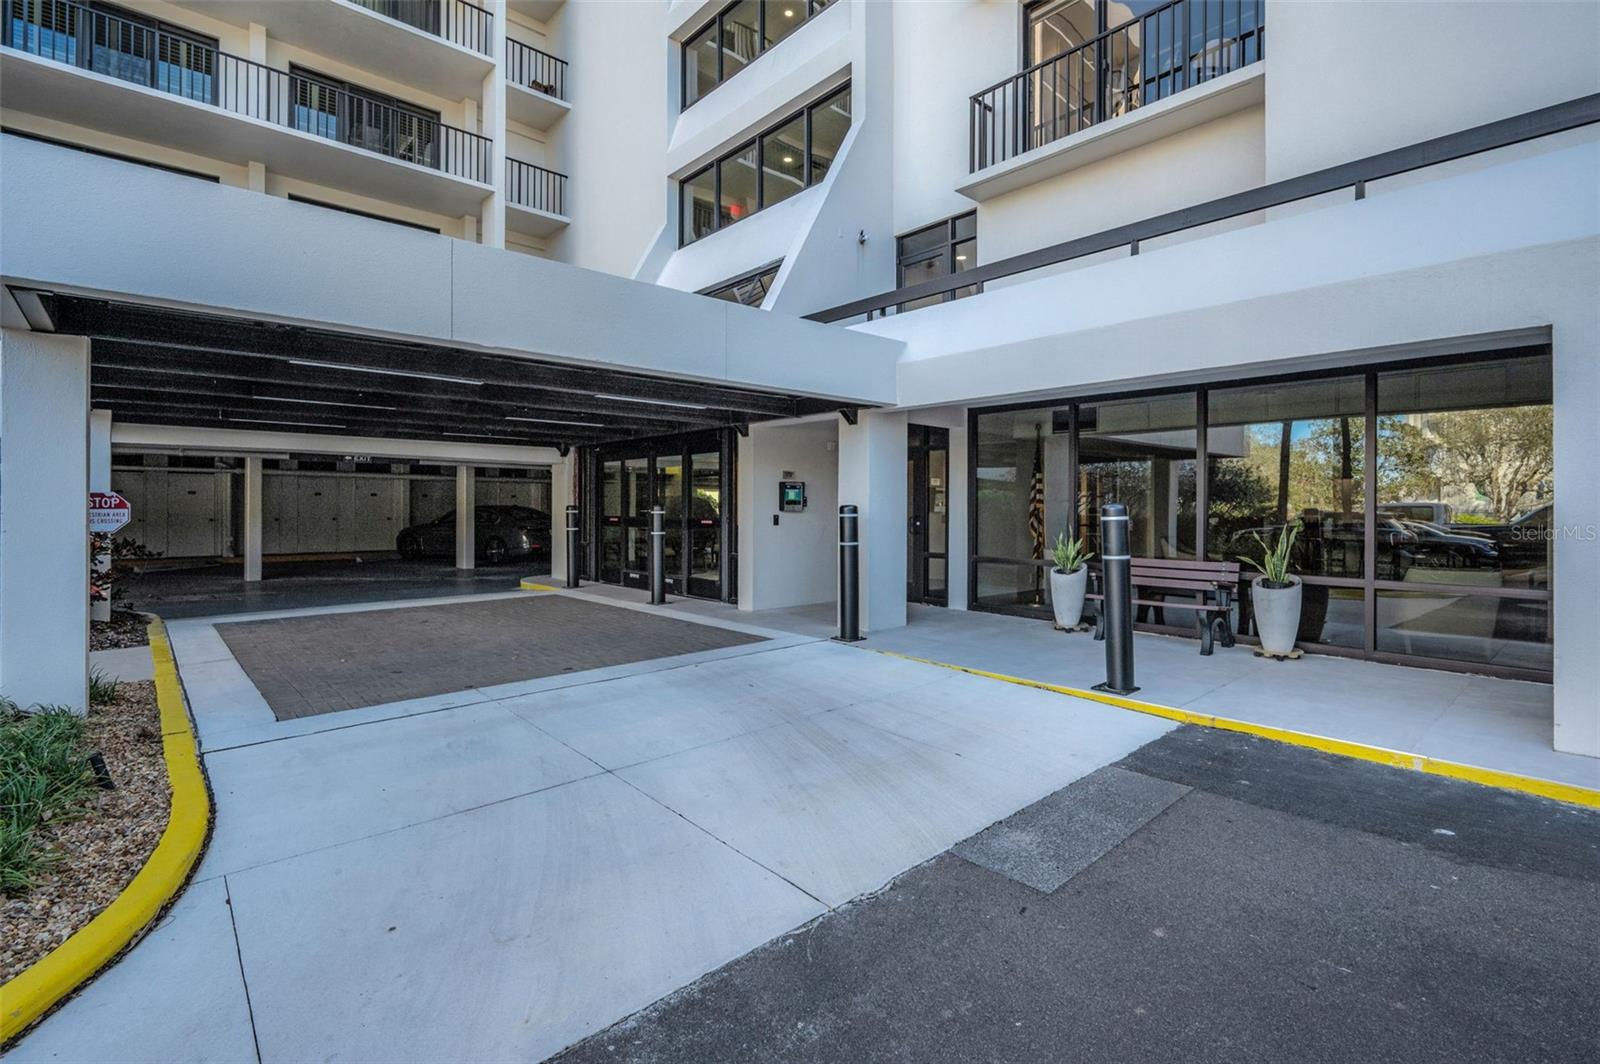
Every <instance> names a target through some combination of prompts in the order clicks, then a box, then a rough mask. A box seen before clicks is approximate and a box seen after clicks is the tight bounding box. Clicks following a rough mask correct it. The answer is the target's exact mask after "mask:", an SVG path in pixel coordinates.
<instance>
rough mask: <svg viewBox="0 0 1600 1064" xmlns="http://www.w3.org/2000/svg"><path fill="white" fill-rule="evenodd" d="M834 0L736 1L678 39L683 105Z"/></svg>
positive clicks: (746, 64)
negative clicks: (682, 41)
mask: <svg viewBox="0 0 1600 1064" xmlns="http://www.w3.org/2000/svg"><path fill="white" fill-rule="evenodd" d="M832 2H833V0H735V2H734V3H732V4H729V5H728V6H727V7H725V8H723V9H722V11H721V12H719V13H718V15H717V17H716V18H714V19H712V20H711V21H710V22H708V23H706V24H705V25H704V26H703V27H701V28H700V29H699V30H696V31H695V32H694V33H692V34H690V35H689V37H688V39H687V40H685V41H684V43H683V106H684V107H686V108H687V107H688V106H689V105H690V104H693V103H695V102H696V101H698V100H699V99H700V98H701V97H703V96H705V94H706V93H708V92H710V91H711V90H712V89H714V88H716V87H717V86H718V85H720V84H722V83H723V82H724V81H727V80H728V79H729V78H731V77H733V76H734V75H735V74H737V73H738V72H739V71H741V70H743V69H744V68H745V67H747V66H749V65H750V64H751V63H753V62H755V61H756V59H757V58H759V57H760V56H761V55H762V53H764V52H765V51H766V50H767V49H768V48H771V47H772V46H773V45H775V44H777V43H778V42H780V41H782V40H784V39H785V38H787V37H788V36H789V35H790V34H792V33H793V32H794V31H795V30H797V29H799V28H800V27H801V25H803V24H804V23H805V21H806V20H807V19H809V18H811V17H812V16H813V15H815V14H817V13H818V12H819V11H821V10H822V9H823V8H825V7H828V6H829V5H830V4H831V3H832Z"/></svg>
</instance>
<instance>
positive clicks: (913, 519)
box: [906, 425, 950, 606]
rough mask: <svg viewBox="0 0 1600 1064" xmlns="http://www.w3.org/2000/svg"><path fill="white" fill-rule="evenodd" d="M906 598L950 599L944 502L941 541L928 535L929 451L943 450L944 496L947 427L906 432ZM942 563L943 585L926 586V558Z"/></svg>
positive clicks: (925, 600) (946, 486)
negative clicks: (942, 540) (943, 566)
mask: <svg viewBox="0 0 1600 1064" xmlns="http://www.w3.org/2000/svg"><path fill="white" fill-rule="evenodd" d="M906 440H907V443H906V462H907V474H906V601H907V602H920V603H924V604H926V605H930V606H944V605H947V604H948V603H949V601H950V510H949V504H948V501H947V502H946V506H945V515H944V516H945V521H944V543H943V544H940V545H937V546H938V549H934V547H935V546H936V545H935V544H933V543H930V542H929V538H928V514H929V513H930V512H931V510H932V504H933V499H932V496H933V490H932V488H933V485H932V482H931V481H930V479H929V477H930V473H929V461H928V459H929V455H930V454H931V453H933V452H935V451H943V452H944V454H945V460H944V469H945V473H944V480H945V483H944V485H943V487H944V490H945V498H946V500H948V499H949V497H950V496H949V491H950V430H949V429H947V428H939V427H938V426H934V425H910V426H907V434H906ZM935 559H939V560H942V561H943V562H944V563H945V578H944V587H943V588H941V589H938V590H929V587H928V569H929V562H931V561H933V560H935Z"/></svg>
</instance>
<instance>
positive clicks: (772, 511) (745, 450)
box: [738, 417, 839, 610]
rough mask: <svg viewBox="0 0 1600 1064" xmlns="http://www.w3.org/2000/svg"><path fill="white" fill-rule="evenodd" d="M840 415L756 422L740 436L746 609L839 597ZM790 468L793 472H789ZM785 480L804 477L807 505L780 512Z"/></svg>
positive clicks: (742, 599) (741, 586)
mask: <svg viewBox="0 0 1600 1064" xmlns="http://www.w3.org/2000/svg"><path fill="white" fill-rule="evenodd" d="M838 420H839V419H838V418H837V417H832V418H828V419H825V420H820V421H807V422H800V423H791V424H785V425H752V426H750V435H749V436H748V437H745V438H743V439H741V440H740V441H739V466H738V477H739V515H738V516H739V540H740V542H739V608H740V609H741V610H770V609H780V608H783V607H786V606H804V605H809V604H811V603H816V602H832V601H833V598H834V594H835V589H836V587H837V572H838V556H837V555H838V538H839V537H838V534H837V533H838V529H839V522H838V513H839V463H838V445H839V429H838V424H837V422H838ZM790 473H792V474H793V476H792V477H791V476H787V475H786V474H790ZM781 480H803V481H805V485H806V509H805V511H804V512H802V513H780V512H779V510H778V482H779V481H781ZM775 515H776V516H777V518H778V521H777V523H776V524H774V523H773V517H774V516H775Z"/></svg>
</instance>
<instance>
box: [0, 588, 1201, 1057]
mask: <svg viewBox="0 0 1600 1064" xmlns="http://www.w3.org/2000/svg"><path fill="white" fill-rule="evenodd" d="M417 608H418V609H426V608H428V607H426V606H419V607H417ZM615 608H619V609H621V608H628V607H621V606H619V607H615ZM341 609H343V610H346V611H352V612H353V611H355V610H356V609H358V608H354V607H343V608H341ZM325 612H327V613H330V614H333V613H337V612H340V611H339V610H330V611H325ZM709 623H712V624H715V625H718V626H730V625H732V624H733V623H734V622H730V621H727V620H724V619H720V618H719V619H715V620H711V621H710V622H709ZM169 631H170V634H171V637H172V641H173V644H174V648H175V652H176V654H177V657H178V662H179V667H180V673H181V675H182V678H183V681H184V684H185V688H186V690H187V693H188V697H189V698H190V701H191V704H192V706H193V710H194V714H195V717H196V721H197V723H198V726H199V732H200V737H201V741H202V743H203V745H204V749H205V751H206V753H205V755H204V756H205V761H206V766H207V768H208V770H209V772H210V775H211V782H212V786H213V789H214V792H215V798H216V806H217V813H216V826H215V833H214V837H213V839H212V843H211V847H210V850H209V851H208V853H207V855H206V857H205V859H204V860H203V862H202V864H201V867H200V869H199V871H198V872H197V876H196V880H195V882H194V883H193V884H192V885H191V886H190V888H189V889H188V891H187V892H186V893H185V894H184V895H183V896H182V897H181V898H180V900H179V901H178V903H177V904H176V905H175V906H174V908H173V910H172V911H171V912H170V913H169V914H168V916H167V917H166V919H165V920H164V921H163V923H162V925H161V926H160V927H159V928H158V929H157V930H156V931H154V932H153V933H152V934H151V935H150V936H149V937H148V938H147V939H146V940H145V941H144V942H142V943H141V944H140V945H139V946H138V947H136V948H135V949H134V950H133V951H132V953H131V954H130V955H129V956H128V957H126V958H125V959H124V960H123V961H122V962H121V963H119V964H118V965H117V966H116V967H114V968H113V969H111V970H110V971H109V972H107V973H106V974H104V975H103V976H102V977H101V978H100V979H99V980H97V981H96V982H95V983H93V984H91V985H90V986H89V987H88V989H87V990H86V991H85V992H83V993H82V994H80V995H79V997H78V998H76V999H75V1000H73V1001H72V1002H70V1003H69V1004H68V1005H67V1006H66V1007H64V1008H63V1009H62V1010H61V1011H60V1012H58V1013H57V1014H56V1015H54V1016H53V1017H51V1018H50V1019H49V1020H47V1021H46V1022H45V1023H44V1024H43V1025H42V1026H41V1027H40V1028H39V1029H38V1030H37V1031H35V1032H34V1033H33V1034H31V1035H30V1036H29V1037H28V1038H27V1039H25V1040H24V1041H23V1042H22V1043H21V1044H20V1045H19V1046H18V1047H17V1048H16V1049H15V1050H13V1052H12V1053H11V1054H10V1056H9V1057H8V1059H9V1060H15V1061H34V1060H51V1059H54V1060H68V1059H70V1060H75V1061H92V1060H118V1061H130V1060H162V1061H174V1060H242V1059H256V1058H257V1057H259V1059H262V1060H269V1061H299V1060H305V1059H312V1058H316V1059H323V1058H337V1059H361V1060H374V1059H384V1060H440V1059H537V1058H541V1057H543V1056H546V1055H548V1054H550V1053H553V1052H555V1051H557V1050H559V1049H561V1048H562V1047H564V1046H566V1045H569V1044H571V1043H572V1042H574V1041H576V1040H578V1039H580V1038H582V1037H583V1036H585V1035H587V1034H590V1033H592V1032H594V1031H597V1030H600V1029H602V1028H604V1027H605V1026H607V1025H608V1024H610V1023H612V1022H615V1021H616V1020H618V1019H620V1018H621V1017H623V1016H625V1015H627V1014H629V1013H631V1012H633V1011H635V1010H637V1009H639V1008H642V1007H644V1006H646V1005H648V1004H649V1003H650V1002H652V1001H655V1000H657V999H658V998H660V997H662V996H663V995H665V994H667V993H670V992H671V991H672V990H674V989H676V988H677V987H679V986H682V985H684V984H686V983H688V982H690V981H692V980H694V979H695V978H697V977H699V976H700V975H702V974H704V973H705V972H708V971H710V970H712V969H715V968H716V967H718V966H719V965H722V964H725V963H727V962H728V961H731V960H733V959H734V958H736V957H738V956H740V955H742V954H744V953H745V952H747V951H749V950H750V949H753V948H755V947H756V946H758V945H760V944H761V943H763V942H766V941H769V940H770V939H772V938H773V937H775V936H777V935H780V934H782V933H784V932H786V931H788V930H791V929H793V928H795V927H797V926H799V925H801V924H803V923H805V922H807V921H809V920H811V919H813V918H814V917H816V916H818V915H820V914H822V913H825V912H827V911H829V909H830V908H831V907H835V906H838V905H840V904H843V903H845V902H848V901H849V900H850V899H852V898H855V897H858V896H860V895H862V894H864V893H867V892H870V891H873V890H876V889H877V888H879V887H881V886H882V885H883V884H884V883H886V882H888V881H889V880H890V879H892V878H893V877H894V876H896V875H898V874H900V873H901V872H903V871H905V870H906V869H908V868H910V867H912V866H914V865H916V864H918V863H920V862H922V861H924V860H926V859H928V858H929V857H932V856H933V855H935V854H937V853H939V852H941V851H943V850H944V849H946V848H948V847H949V846H951V845H952V844H954V843H955V842H956V841H958V840H959V839H962V838H964V837H966V836H969V835H971V834H973V833H974V832H976V831H979V830H981V829H982V828H983V827H984V826H986V825H988V824H990V823H992V822H994V821H996V820H998V819H1001V818H1003V817H1005V816H1007V815H1009V814H1011V813H1012V812H1014V811H1015V810H1017V809H1019V808H1022V807H1023V806H1026V805H1028V804H1030V803H1031V802H1033V801H1035V800H1037V799H1038V798H1040V797H1041V796H1043V795H1045V794H1048V793H1050V792H1051V791H1054V790H1056V789H1058V788H1060V787H1062V786H1064V785H1065V784H1067V783H1070V782H1071V781H1073V780H1075V779H1078V778H1080V777H1081V776H1083V775H1085V774H1086V773H1089V772H1092V771H1094V770H1095V769H1097V768H1100V767H1101V766H1104V765H1106V764H1108V763H1110V762H1113V761H1115V760H1117V759H1118V758H1121V757H1123V756H1124V755H1126V754H1127V753H1129V752H1130V751H1132V750H1134V749H1136V748H1138V747H1139V746H1141V745H1143V744H1144V743H1146V742H1148V741H1149V740H1151V739H1153V738H1155V737H1157V736H1159V735H1162V734H1164V733H1165V732H1167V731H1168V730H1169V729H1170V728H1171V725H1170V724H1169V723H1167V722H1164V721H1160V720H1155V719H1152V718H1148V717H1141V716H1139V715H1136V714H1130V713H1126V712H1123V711H1121V710H1117V709H1113V708H1110V707H1106V706H1102V705H1098V704H1094V703H1089V702H1081V701H1076V700H1069V699H1063V698H1061V697H1059V696H1056V695H1052V694H1048V693H1044V692H1039V691H1032V690H1027V689H1024V688H1018V687H1011V686H1007V685H1002V684H996V683H993V682H991V681H987V680H983V679H978V678H975V677H970V676H965V675H962V674H959V673H955V672H951V671H949V670H945V669H939V668H936V667H932V666H927V665H921V664H916V663H913V662H907V661H901V660H897V659H894V658H890V657H885V656H882V655H876V654H863V653H861V652H859V651H856V650H853V649H850V648H847V647H842V646H839V645H837V644H832V643H828V642H822V641H816V640H814V639H809V638H807V637H804V636H798V635H794V634H790V633H784V632H779V631H775V630H772V629H751V631H752V632H754V634H760V635H763V636H765V637H767V638H766V640H765V641H764V642H760V643H751V644H747V645H743V646H734V647H725V648H722V649H718V650H713V651H706V652H701V653H696V654H689V655H683V656H680V657H673V658H663V659H657V660H654V661H648V662H638V663H633V664H629V665H623V666H615V667H611V668H606V669H599V670H594V671H593V672H591V673H577V674H565V675H558V676H549V677H545V678H543V679H539V680H529V681H525V682H522V683H513V684H506V685H502V686H500V687H497V688H487V689H473V690H469V691H463V692H458V693H456V694H455V695H453V696H448V697H447V696H440V697H437V698H434V699H431V700H430V699H417V700H413V701H411V702H409V703H405V704H399V705H388V706H377V707H369V708H366V709H355V710H350V711H346V712H339V713H328V714H323V715H320V716H316V717H312V718H304V719H298V720H288V721H282V722H279V721H276V720H275V719H273V717H272V714H271V711H270V709H268V708H267V707H266V705H265V703H264V702H263V701H262V699H261V696H260V695H259V693H256V692H254V691H253V689H251V687H250V684H249V681H248V678H247V677H246V676H245V675H244V673H243V670H241V669H240V668H239V666H238V663H237V662H234V661H233V660H232V658H231V655H229V654H228V652H227V647H226V644H224V643H223V641H222V640H221V639H220V638H219V637H218V636H217V634H216V632H215V630H214V628H213V626H212V625H211V624H210V623H208V622H203V621H185V622H176V623H174V624H172V625H169Z"/></svg>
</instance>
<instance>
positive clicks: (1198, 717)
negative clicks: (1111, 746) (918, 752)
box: [862, 647, 1600, 809]
mask: <svg viewBox="0 0 1600 1064" xmlns="http://www.w3.org/2000/svg"><path fill="white" fill-rule="evenodd" d="M862 649H864V650H873V648H871V647H863V648H862ZM874 653H877V654H884V655H887V656H889V657H892V658H903V659H904V660H906V661H916V662H921V663H922V664H924V665H937V666H939V667H940V668H941V669H952V670H954V671H956V672H964V673H967V674H968V675H971V676H982V677H984V678H985V679H989V680H1000V681H1002V682H1003V683H1011V684H1017V685H1018V686H1021V687H1032V688H1035V689H1037V690H1040V691H1051V692H1054V693H1055V694H1058V695H1071V696H1072V697H1073V698H1085V699H1088V700H1089V701H1091V702H1103V703H1105V704H1106V705H1108V706H1116V707H1118V708H1119V709H1129V710H1133V711H1134V712H1135V713H1147V714H1149V715H1151V716H1153V717H1164V718H1166V719H1167V720H1175V721H1177V722H1179V723H1180V724H1193V725H1196V726H1197V727H1201V728H1216V729H1218V730H1220V731H1231V732H1241V733H1243V734H1245V735H1255V736H1259V737H1261V738H1263V739H1272V740H1274V741H1276V742H1280V743H1288V744H1289V745H1291V746H1304V747H1307V748H1309V749H1312V750H1320V751H1322V752H1323V753H1326V754H1338V755H1339V756H1340V757H1353V758H1357V759H1359V760H1361V761H1373V762H1376V763H1377V764H1380V765H1388V766H1390V767H1391V768H1403V769H1409V770H1411V771H1413V772H1425V773H1427V774H1428V775H1431V776H1446V777H1449V778H1450V779H1458V780H1466V781H1467V782H1469V783H1479V784H1482V785H1484V786H1485V787H1499V788H1500V789H1502V790H1508V791H1521V792H1522V793H1524V794H1534V795H1538V796H1539V797H1540V798H1553V799H1555V800H1556V801H1558V802H1569V803H1571V804H1573V805H1582V806H1587V807H1589V808H1591V809H1600V790H1594V789H1592V788H1589V787H1580V786H1578V785H1577V784H1574V783H1560V782H1557V781H1556V780H1546V779H1540V778H1539V777H1537V776H1523V775H1519V774H1517V773H1515V772H1502V771H1500V770H1499V769H1493V768H1482V767H1480V766H1478V765H1464V764H1461V763H1460V762H1458V761H1445V760H1442V759H1441V758H1437V757H1429V756H1427V755H1426V754H1412V753H1407V752H1406V751H1404V750H1390V749H1388V748H1386V747H1382V746H1371V745H1369V744H1367V743H1358V742H1353V741H1351V740H1349V739H1334V738H1330V737H1328V736H1326V735H1313V734H1312V733H1310V732H1300V731H1293V730H1291V729H1289V728H1274V727H1271V726H1270V725H1266V724H1252V723H1250V722H1249V721H1245V720H1234V719H1233V718H1231V717H1219V716H1216V715H1214V714H1211V713H1194V712H1191V711H1189V710H1187V709H1177V708H1174V707H1173V706H1163V705H1159V704H1157V703H1155V702H1141V701H1139V700H1138V699H1134V698H1123V697H1121V696H1120V695H1113V694H1107V693H1105V692H1104V691H1085V690H1083V689H1081V688H1077V687H1066V686H1064V685H1062V684H1054V683H1046V682H1044V681H1043V680H1029V679H1026V678H1025V677H1021V676H1007V675H1006V674H1004V673H1000V672H986V671H984V670H983V669H973V668H969V667H967V666H965V665H952V664H951V663H950V662H947V661H934V660H933V659H932V658H919V657H915V656H913V655H911V654H900V653H896V652H895V651H893V650H874Z"/></svg>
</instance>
